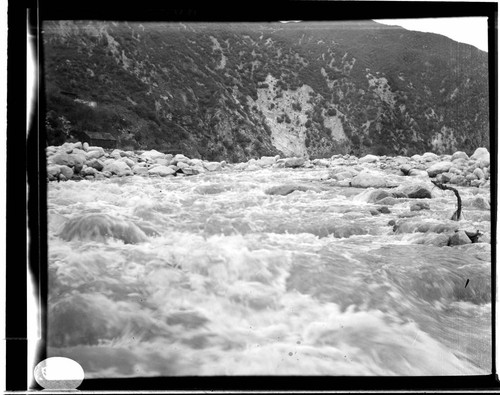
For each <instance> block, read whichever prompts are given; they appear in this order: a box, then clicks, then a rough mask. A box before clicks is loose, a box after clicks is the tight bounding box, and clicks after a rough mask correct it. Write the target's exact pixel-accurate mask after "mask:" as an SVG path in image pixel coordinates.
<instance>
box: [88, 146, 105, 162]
mask: <svg viewBox="0 0 500 395" xmlns="http://www.w3.org/2000/svg"><path fill="white" fill-rule="evenodd" d="M92 148H95V149H92ZM99 148H100V149H99ZM91 149H92V150H91ZM104 155H105V152H104V149H102V148H101V147H89V149H88V150H87V152H86V153H85V159H86V160H90V159H99V158H102V157H103V156H104Z"/></svg>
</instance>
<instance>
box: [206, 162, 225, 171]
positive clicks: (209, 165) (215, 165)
mask: <svg viewBox="0 0 500 395" xmlns="http://www.w3.org/2000/svg"><path fill="white" fill-rule="evenodd" d="M203 166H205V169H207V170H208V171H219V170H222V165H221V164H220V163H219V162H204V163H203Z"/></svg>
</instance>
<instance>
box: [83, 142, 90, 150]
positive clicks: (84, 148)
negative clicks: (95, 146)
mask: <svg viewBox="0 0 500 395" xmlns="http://www.w3.org/2000/svg"><path fill="white" fill-rule="evenodd" d="M82 149H83V150H84V151H88V150H89V143H87V142H85V143H83V144H82Z"/></svg>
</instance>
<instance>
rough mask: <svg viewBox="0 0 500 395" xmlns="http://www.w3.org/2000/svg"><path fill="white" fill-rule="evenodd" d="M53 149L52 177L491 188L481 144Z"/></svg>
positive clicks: (49, 151)
mask: <svg viewBox="0 0 500 395" xmlns="http://www.w3.org/2000/svg"><path fill="white" fill-rule="evenodd" d="M46 153H47V178H48V181H65V180H82V179H87V180H94V179H96V180H98V179H104V178H109V177H124V176H133V175H140V176H152V177H167V176H191V175H196V174H203V173H206V172H215V171H228V170H246V171H253V170H260V169H262V168H283V167H285V168H317V167H319V168H327V169H329V177H328V178H329V181H330V182H332V183H335V184H337V185H339V186H353V187H360V188H370V187H373V188H391V187H396V186H398V185H400V184H401V181H402V180H401V178H403V177H404V178H405V179H406V178H407V177H415V178H417V179H434V180H436V181H438V182H440V183H442V184H451V185H457V186H472V187H481V188H489V187H490V153H489V152H488V150H487V149H486V148H478V149H476V151H475V152H474V154H473V155H471V156H470V157H469V156H468V155H467V154H466V153H465V152H461V151H457V152H455V153H454V154H453V155H436V154H434V153H432V152H426V153H424V154H423V155H413V156H412V157H404V156H394V157H389V156H376V155H366V156H364V157H361V158H357V157H356V156H352V155H333V156H332V157H331V158H328V159H314V160H308V159H305V158H280V156H279V155H277V156H263V157H261V158H260V159H250V160H249V161H247V162H242V163H237V164H230V163H227V162H225V161H222V162H212V161H206V160H202V159H191V158H188V157H186V156H184V155H182V154H177V155H172V154H165V153H162V152H158V151H156V150H149V151H123V150H119V149H114V150H105V149H103V148H102V147H97V146H94V147H93V146H89V145H88V144H87V143H83V144H82V143H81V142H77V143H65V144H63V145H61V146H59V147H56V146H49V147H47V149H46Z"/></svg>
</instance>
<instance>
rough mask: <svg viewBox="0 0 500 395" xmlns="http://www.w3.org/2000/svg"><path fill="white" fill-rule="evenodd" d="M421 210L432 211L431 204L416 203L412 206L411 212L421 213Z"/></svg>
mask: <svg viewBox="0 0 500 395" xmlns="http://www.w3.org/2000/svg"><path fill="white" fill-rule="evenodd" d="M421 210H430V206H429V203H426V202H414V203H412V204H411V205H410V211H421Z"/></svg>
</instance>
